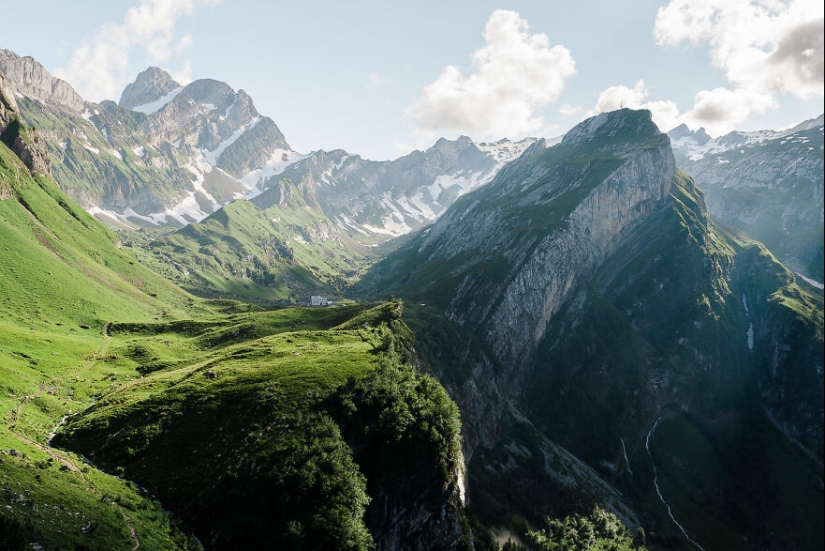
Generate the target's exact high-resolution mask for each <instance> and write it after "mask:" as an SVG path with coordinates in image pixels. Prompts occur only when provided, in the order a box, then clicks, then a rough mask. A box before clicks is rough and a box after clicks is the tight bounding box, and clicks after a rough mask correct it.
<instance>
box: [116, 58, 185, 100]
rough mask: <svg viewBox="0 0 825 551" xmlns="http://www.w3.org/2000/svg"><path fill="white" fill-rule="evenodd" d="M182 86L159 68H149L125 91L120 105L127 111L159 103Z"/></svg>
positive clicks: (121, 96)
mask: <svg viewBox="0 0 825 551" xmlns="http://www.w3.org/2000/svg"><path fill="white" fill-rule="evenodd" d="M180 87H181V85H180V84H178V83H177V82H176V81H175V79H173V78H172V76H171V75H170V74H169V73H167V72H166V71H164V70H163V69H160V68H158V67H149V68H148V69H146V70H145V71H143V72H141V73H139V74H138V76H137V77H136V78H135V80H134V82H132V83H131V84H129V85H128V86H126V88H124V89H123V93H122V94H121V95H120V101H119V102H118V105H120V106H121V107H125V108H127V109H133V108H135V107H138V106H141V105H145V104H147V103H151V102H153V101H157V100H159V99H160V98H162V97H163V96H165V95H166V94H168V93H170V92H172V91H173V90H177V89H178V88H180Z"/></svg>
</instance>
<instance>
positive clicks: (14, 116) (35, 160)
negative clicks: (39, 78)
mask: <svg viewBox="0 0 825 551" xmlns="http://www.w3.org/2000/svg"><path fill="white" fill-rule="evenodd" d="M0 139H2V140H3V142H5V144H6V145H7V146H8V147H9V149H11V150H12V151H13V152H14V153H15V155H17V156H18V157H19V158H20V160H21V161H23V164H25V165H26V168H28V169H29V172H31V173H32V174H34V175H41V176H49V177H51V174H52V173H51V162H50V160H49V153H48V150H47V149H46V143H45V141H44V140H43V138H42V137H41V136H40V134H39V133H38V132H37V130H35V129H33V128H26V127H25V125H24V124H23V123H22V122H21V121H20V116H19V112H18V109H17V102H16V101H15V100H14V94H13V92H12V91H11V90H10V87H9V85H8V82H7V80H6V78H5V76H4V75H3V73H2V72H0Z"/></svg>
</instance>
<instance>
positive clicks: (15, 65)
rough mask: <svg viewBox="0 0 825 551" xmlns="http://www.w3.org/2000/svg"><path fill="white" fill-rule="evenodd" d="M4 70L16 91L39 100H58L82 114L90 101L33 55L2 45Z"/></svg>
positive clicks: (0, 58) (1, 66) (0, 57)
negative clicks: (20, 53) (21, 53)
mask: <svg viewBox="0 0 825 551" xmlns="http://www.w3.org/2000/svg"><path fill="white" fill-rule="evenodd" d="M0 71H2V72H3V73H5V74H6V78H7V79H8V81H9V84H10V86H11V89H12V92H19V93H21V94H23V95H26V96H29V97H32V98H35V99H38V100H40V101H42V102H44V103H57V104H59V105H62V106H64V107H67V108H69V109H71V110H72V111H74V112H76V113H82V112H83V111H84V109H85V108H86V101H85V100H84V99H83V98H81V97H80V95H78V93H77V92H75V91H74V88H72V87H71V86H70V85H69V84H68V83H67V82H65V81H63V80H60V79H59V78H55V77H53V76H52V75H51V74H50V73H49V72H48V71H47V70H46V69H45V68H44V67H43V66H42V65H40V63H38V62H37V61H35V60H34V58H32V57H28V56H27V57H20V56H19V55H17V54H15V53H14V52H11V51H9V50H4V49H2V48H0Z"/></svg>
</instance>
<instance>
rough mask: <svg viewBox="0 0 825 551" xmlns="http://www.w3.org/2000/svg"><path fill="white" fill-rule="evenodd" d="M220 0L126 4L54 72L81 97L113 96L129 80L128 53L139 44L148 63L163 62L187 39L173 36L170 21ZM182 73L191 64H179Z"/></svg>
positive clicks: (152, 0)
mask: <svg viewBox="0 0 825 551" xmlns="http://www.w3.org/2000/svg"><path fill="white" fill-rule="evenodd" d="M220 1H221V0H140V4H139V5H138V6H136V7H133V8H130V9H129V10H128V11H127V12H126V16H125V17H124V19H123V22H122V23H119V24H118V23H106V24H104V25H103V26H101V27H100V29H98V31H97V32H96V33H95V34H94V35H93V36H92V37H91V38H90V39H88V40H87V42H86V43H85V44H83V45H81V46H80V47H78V48H77V49H76V50H75V51H74V53H73V54H72V57H71V59H70V61H69V65H68V67H66V68H65V69H60V70H58V71H56V72H55V73H56V75H57V76H58V77H60V78H62V79H64V80H66V81H68V82H70V83H71V84H72V85H73V86H74V87H75V88H76V89H77V91H78V92H79V93H80V94H81V95H82V96H83V97H84V98H86V99H88V100H92V101H100V100H103V99H117V97H118V95H119V94H120V91H121V90H122V88H123V85H124V84H126V83H127V82H128V80H129V75H127V71H128V69H129V56H130V54H131V53H132V52H133V50H135V49H136V48H143V49H144V51H145V52H146V54H147V55H148V56H149V58H150V59H151V60H152V61H153V62H157V63H161V62H165V61H167V60H168V59H169V58H170V56H171V55H172V53H173V52H177V51H180V50H181V49H183V48H186V47H187V46H189V45H190V44H191V42H192V37H191V36H189V35H184V36H183V37H180V38H178V39H176V37H175V32H174V31H175V25H176V23H177V21H178V19H179V18H180V17H182V16H185V15H189V14H191V13H192V12H193V11H194V10H195V8H196V7H198V6H200V5H206V4H217V3H219V2H220ZM182 70H183V71H184V72H187V71H188V72H191V67H189V68H187V66H186V65H184V68H183V69H182Z"/></svg>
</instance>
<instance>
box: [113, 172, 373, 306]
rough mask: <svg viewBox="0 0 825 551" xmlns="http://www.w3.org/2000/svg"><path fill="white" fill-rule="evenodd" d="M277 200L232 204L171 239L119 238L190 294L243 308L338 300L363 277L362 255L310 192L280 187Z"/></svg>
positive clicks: (364, 252) (285, 185) (128, 235)
mask: <svg viewBox="0 0 825 551" xmlns="http://www.w3.org/2000/svg"><path fill="white" fill-rule="evenodd" d="M276 193H280V196H279V197H278V198H276V199H277V200H272V201H264V202H263V203H260V205H264V206H259V202H257V201H256V202H250V201H245V200H237V201H234V202H233V203H231V204H229V205H227V206H225V207H224V208H222V209H221V210H219V211H218V212H216V213H214V214H212V215H210V216H209V217H207V218H206V219H204V220H203V221H201V222H200V223H196V224H190V225H188V226H186V227H185V228H182V229H180V230H176V231H174V232H165V233H163V234H161V235H152V234H149V235H146V234H140V233H138V234H135V233H132V232H126V233H124V234H123V236H124V237H123V238H124V240H128V241H129V242H130V243H132V242H133V243H134V245H136V248H139V249H141V250H142V251H143V252H141V253H139V254H141V258H142V259H143V260H144V261H145V262H146V263H147V265H149V266H152V267H153V269H155V270H157V271H158V272H159V273H162V274H164V275H165V276H166V277H168V278H169V279H170V280H172V281H174V282H176V283H177V284H178V285H180V286H182V287H183V288H185V289H187V290H190V291H191V292H193V293H196V294H200V295H203V296H208V297H216V296H220V297H232V298H238V299H244V300H251V301H261V302H275V301H280V300H287V301H292V302H308V301H309V297H310V295H324V296H328V297H330V298H332V297H341V296H342V293H343V291H344V289H345V287H346V286H347V285H348V284H349V283H351V282H352V281H353V280H354V279H355V278H356V277H357V276H358V275H360V273H361V272H362V271H363V269H364V267H365V265H366V257H367V253H368V249H367V248H366V247H365V246H364V245H363V244H361V243H358V242H356V241H354V240H352V239H351V238H349V237H348V236H347V235H346V234H345V233H343V232H340V231H338V229H337V228H336V227H335V225H334V224H333V223H332V222H331V221H330V220H329V219H327V217H326V215H324V213H323V211H322V210H321V208H320V206H318V204H317V202H315V200H314V196H313V194H312V192H311V191H310V190H307V189H304V188H302V187H301V186H295V185H294V184H293V183H292V182H289V181H286V180H284V181H281V182H280V183H279V184H278V185H277V186H275V187H274V188H273V189H270V190H268V192H267V197H264V200H266V199H268V198H269V196H270V195H272V194H276Z"/></svg>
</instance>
